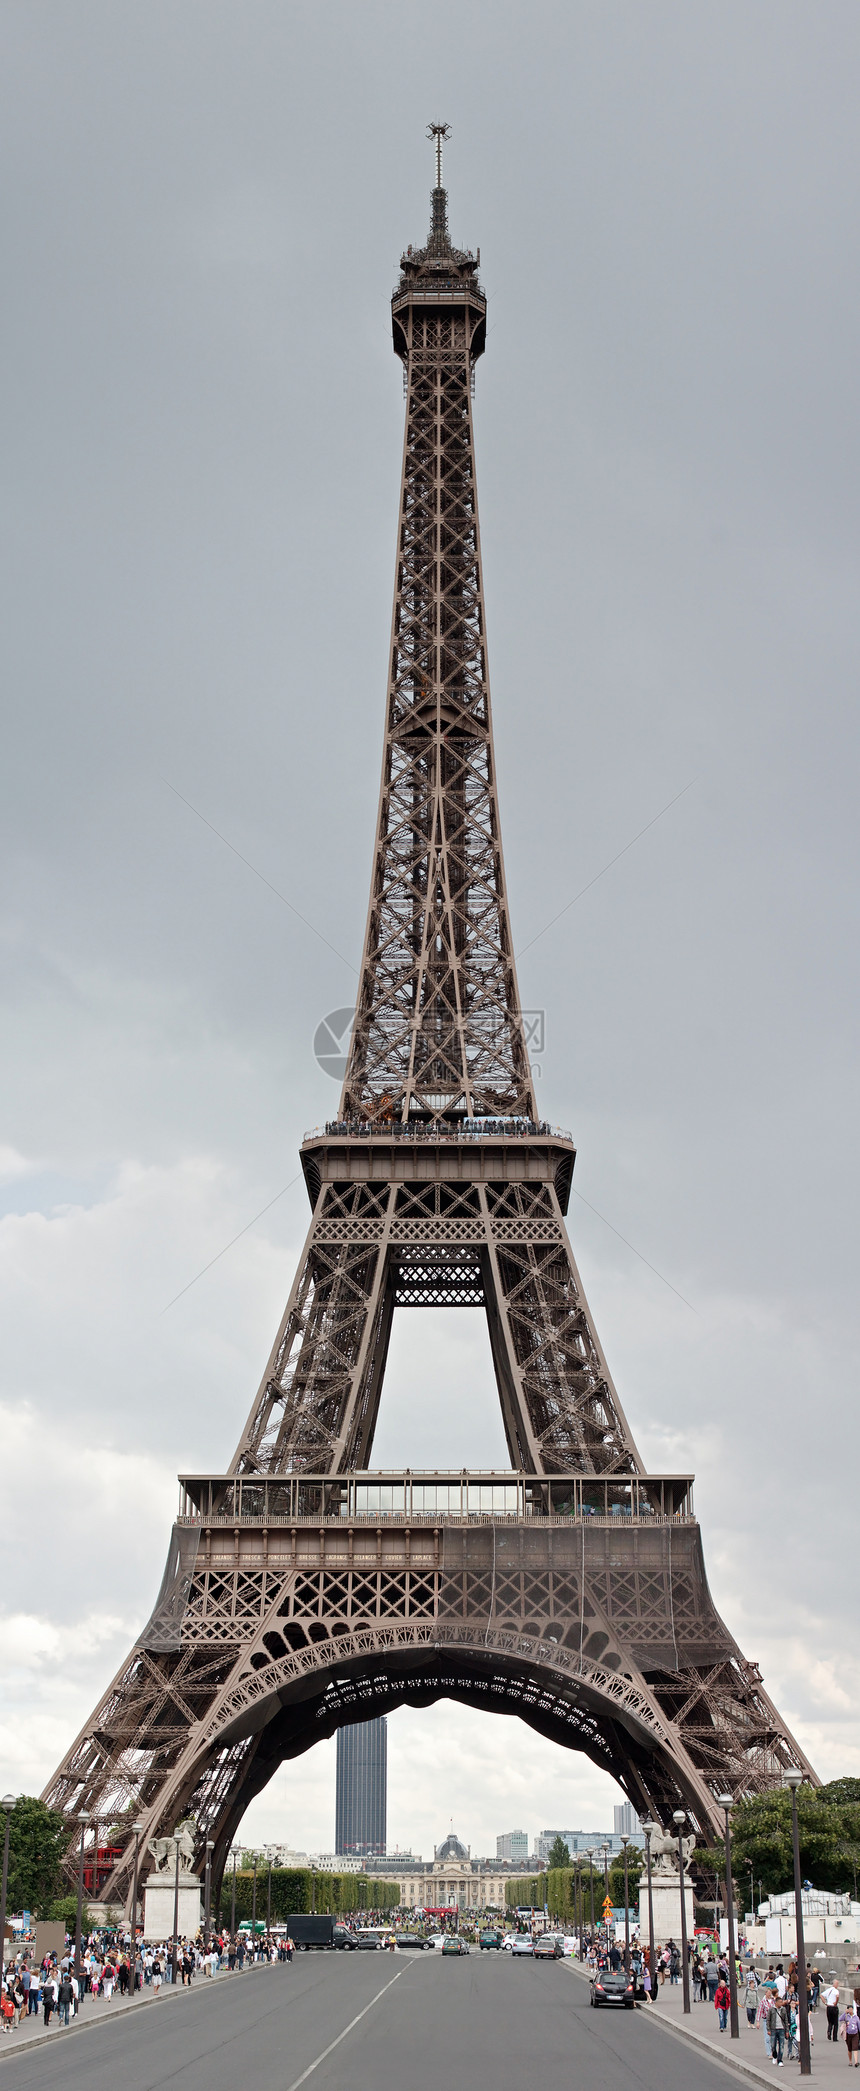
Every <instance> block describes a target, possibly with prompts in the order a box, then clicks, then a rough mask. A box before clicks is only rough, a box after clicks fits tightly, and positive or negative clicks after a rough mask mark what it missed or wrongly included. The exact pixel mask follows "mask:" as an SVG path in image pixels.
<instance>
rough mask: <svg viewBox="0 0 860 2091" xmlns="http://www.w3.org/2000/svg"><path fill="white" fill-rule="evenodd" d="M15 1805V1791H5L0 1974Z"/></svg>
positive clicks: (3, 1802) (2, 1960)
mask: <svg viewBox="0 0 860 2091" xmlns="http://www.w3.org/2000/svg"><path fill="white" fill-rule="evenodd" d="M14 1806H15V1795H14V1793H4V1795H3V1799H2V1801H0V1808H2V1809H3V1810H4V1812H5V1815H6V1828H5V1831H4V1833H3V1886H2V1889H0V1976H2V1973H3V1970H4V1968H5V1966H6V1889H7V1887H8V1885H9V1831H10V1829H11V1826H12V1810H13V1808H14Z"/></svg>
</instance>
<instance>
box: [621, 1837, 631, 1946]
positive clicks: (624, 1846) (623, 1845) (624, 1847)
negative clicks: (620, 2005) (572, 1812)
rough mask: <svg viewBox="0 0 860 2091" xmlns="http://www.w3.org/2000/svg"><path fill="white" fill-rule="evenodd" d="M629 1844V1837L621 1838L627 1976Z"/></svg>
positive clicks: (628, 1944)
mask: <svg viewBox="0 0 860 2091" xmlns="http://www.w3.org/2000/svg"><path fill="white" fill-rule="evenodd" d="M629 1843H630V1839H629V1837H622V1839H621V1849H622V1851H623V1853H624V1966H625V1968H626V1969H627V1972H628V1974H629V1973H630V1890H629V1887H628V1883H627V1846H628V1844H629Z"/></svg>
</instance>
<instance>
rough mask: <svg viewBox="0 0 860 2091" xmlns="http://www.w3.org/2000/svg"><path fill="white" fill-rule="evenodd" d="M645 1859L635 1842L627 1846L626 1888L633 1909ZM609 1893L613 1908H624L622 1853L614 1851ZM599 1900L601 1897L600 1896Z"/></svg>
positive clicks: (610, 1869)
mask: <svg viewBox="0 0 860 2091" xmlns="http://www.w3.org/2000/svg"><path fill="white" fill-rule="evenodd" d="M644 1863H645V1861H644V1858H643V1855H642V1853H641V1851H640V1850H639V1848H638V1845H636V1844H628V1847H627V1888H628V1893H629V1896H630V1904H631V1908H633V1909H635V1907H636V1902H637V1898H638V1894H639V1875H640V1873H641V1871H642V1867H643V1865H644ZM609 1893H610V1896H611V1898H612V1907H613V1909H623V1908H624V1853H623V1852H616V1853H615V1856H614V1858H613V1860H612V1864H611V1866H610V1868H609ZM600 1899H601V1902H602V1901H603V1897H602V1896H601V1898H600Z"/></svg>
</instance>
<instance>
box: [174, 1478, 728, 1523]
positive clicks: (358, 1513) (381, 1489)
mask: <svg viewBox="0 0 860 2091" xmlns="http://www.w3.org/2000/svg"><path fill="white" fill-rule="evenodd" d="M179 1515H180V1518H181V1519H183V1520H189V1521H191V1522H197V1521H201V1520H202V1521H208V1520H210V1519H216V1520H217V1521H218V1522H219V1523H222V1522H226V1523H231V1522H234V1521H238V1522H240V1523H251V1524H258V1523H276V1524H281V1523H287V1524H292V1523H296V1522H299V1521H301V1522H303V1521H305V1520H309V1521H311V1522H316V1521H318V1520H320V1519H322V1520H324V1521H325V1522H328V1521H329V1520H332V1521H335V1522H341V1521H343V1520H348V1521H350V1522H352V1521H355V1520H359V1521H365V1520H366V1521H370V1522H373V1523H376V1522H378V1521H379V1520H380V1519H389V1518H390V1519H395V1520H400V1521H401V1522H404V1521H405V1522H407V1523H415V1522H422V1523H423V1522H425V1521H428V1520H429V1521H431V1522H433V1521H438V1520H439V1519H442V1520H444V1521H445V1522H446V1523H449V1522H451V1523H468V1524H472V1523H478V1522H480V1523H486V1522H490V1523H496V1522H498V1521H499V1520H500V1519H502V1520H512V1521H513V1522H515V1523H520V1522H522V1521H523V1520H534V1519H540V1520H551V1521H552V1522H554V1523H555V1522H561V1523H564V1524H570V1523H576V1524H586V1523H590V1522H592V1521H593V1520H599V1521H600V1522H601V1523H605V1524H607V1525H609V1526H614V1525H623V1524H628V1523H632V1522H635V1523H639V1524H648V1525H653V1524H656V1523H658V1522H659V1523H663V1522H665V1521H666V1520H671V1522H673V1523H677V1522H679V1521H680V1522H683V1523H687V1522H689V1521H690V1520H692V1518H693V1515H694V1513H693V1482H692V1476H691V1475H684V1474H662V1475H653V1474H650V1475H639V1474H634V1475H629V1476H621V1477H619V1476H617V1475H613V1476H606V1477H605V1478H600V1479H598V1478H596V1477H595V1476H593V1475H585V1474H567V1475H536V1474H524V1473H507V1474H471V1473H450V1474H447V1473H440V1472H435V1471H434V1472H419V1471H408V1472H405V1473H397V1474H389V1473H382V1472H379V1473H372V1472H365V1473H358V1474H339V1475H320V1474H278V1475H272V1476H268V1475H199V1476H196V1475H183V1476H181V1477H180V1502H179Z"/></svg>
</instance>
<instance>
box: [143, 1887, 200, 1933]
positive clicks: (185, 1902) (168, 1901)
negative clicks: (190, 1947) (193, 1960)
mask: <svg viewBox="0 0 860 2091" xmlns="http://www.w3.org/2000/svg"><path fill="white" fill-rule="evenodd" d="M174 1886H175V1883H174V1878H173V1875H172V1874H169V1875H168V1874H166V1873H156V1874H153V1875H152V1877H151V1879H150V1880H148V1881H147V1883H146V1887H145V1888H144V1891H143V1935H144V1938H145V1939H146V1941H147V1943H148V1944H149V1945H158V1944H160V1943H161V1942H162V1941H164V1940H165V1939H172V1937H173V1895H174ZM202 1911H203V1904H202V1897H201V1894H200V1882H199V1880H198V1878H197V1875H196V1873H180V1875H179V1936H180V1938H188V1939H193V1938H196V1937H197V1933H198V1931H199V1930H200V1924H201V1918H202Z"/></svg>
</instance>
